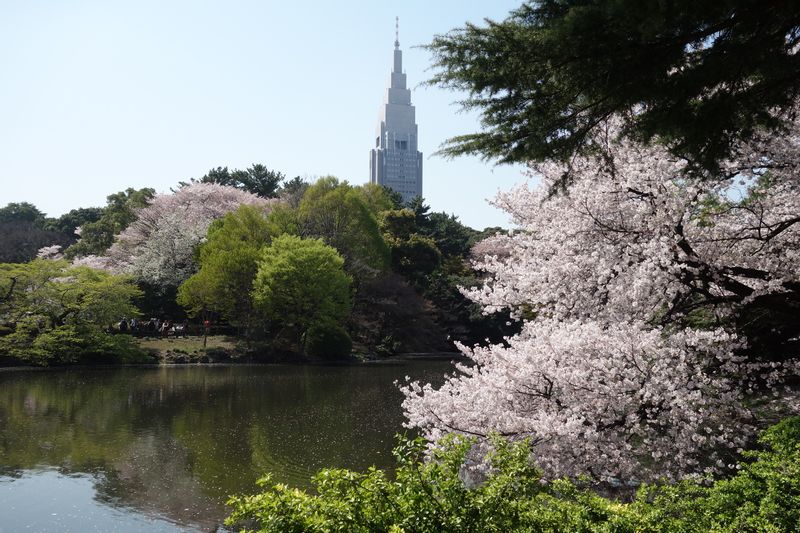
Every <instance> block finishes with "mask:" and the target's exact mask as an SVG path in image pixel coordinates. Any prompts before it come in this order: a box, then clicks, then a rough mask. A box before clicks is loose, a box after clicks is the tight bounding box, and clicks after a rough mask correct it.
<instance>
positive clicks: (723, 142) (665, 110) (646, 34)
mask: <svg viewBox="0 0 800 533" xmlns="http://www.w3.org/2000/svg"><path fill="white" fill-rule="evenodd" d="M798 44H800V9H799V8H798V5H797V4H795V3H792V2H788V3H787V2H782V1H764V0H737V1H733V0H731V1H704V2H697V1H695V0H676V1H671V2H660V1H642V0H622V1H615V2H608V1H597V0H567V1H563V0H537V1H530V2H526V3H525V4H524V5H522V6H521V7H520V8H519V9H517V10H516V11H514V12H512V13H511V15H510V16H509V17H508V18H507V19H506V20H504V21H502V22H493V21H487V23H486V24H485V25H484V26H477V25H473V24H467V25H466V26H465V27H464V28H461V29H457V30H453V31H451V32H450V33H448V34H446V35H440V36H437V37H436V38H435V39H434V41H433V43H432V44H431V45H429V46H428V49H429V50H430V51H431V52H432V53H433V55H434V67H435V68H436V69H437V73H436V74H435V75H434V77H433V79H432V80H431V83H434V84H439V85H442V86H444V87H450V88H455V89H459V90H464V91H467V92H468V96H467V98H466V99H465V100H464V101H463V102H462V105H464V106H465V107H466V108H470V109H476V110H478V111H480V112H481V119H482V125H483V127H484V131H482V132H479V133H473V134H467V135H462V136H459V137H455V138H453V139H450V141H449V142H448V144H447V145H446V146H445V148H444V149H443V152H444V153H446V154H449V155H457V154H462V153H470V154H479V155H482V156H484V157H487V158H497V159H499V160H501V161H505V162H509V161H513V162H526V161H528V160H537V161H542V160H562V161H567V160H568V159H569V157H570V156H571V155H573V154H575V153H576V152H581V151H583V150H584V149H586V148H595V149H596V148H602V146H600V145H597V144H594V142H593V139H594V136H595V134H596V132H597V130H598V128H601V127H602V126H601V125H602V123H603V122H604V121H605V120H606V119H607V118H608V117H610V116H612V115H616V116H618V117H621V120H622V125H623V128H622V130H623V132H624V133H625V134H627V135H629V136H630V137H631V138H634V139H637V140H640V141H649V140H652V139H654V138H655V139H659V140H661V141H663V142H664V143H665V144H666V145H667V146H668V147H669V149H670V151H671V153H672V154H673V155H680V156H682V157H685V158H686V159H687V160H688V161H690V162H691V163H692V165H694V166H696V167H699V168H705V169H717V168H718V165H719V163H720V162H721V161H722V160H724V159H725V158H726V157H728V156H729V154H731V153H732V150H734V149H735V147H736V144H737V141H738V140H740V139H749V138H751V137H752V136H753V134H754V133H756V132H757V131H758V130H759V129H761V128H768V129H769V130H770V131H772V132H776V131H781V129H782V125H784V123H785V122H784V121H785V120H786V119H790V118H791V115H792V114H793V112H794V101H795V98H796V96H797V95H798V90H800V55H798V53H797V52H798Z"/></svg>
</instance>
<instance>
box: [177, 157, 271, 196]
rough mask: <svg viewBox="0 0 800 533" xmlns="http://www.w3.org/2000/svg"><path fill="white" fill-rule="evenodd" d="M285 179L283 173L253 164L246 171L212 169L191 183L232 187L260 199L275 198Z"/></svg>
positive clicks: (222, 168) (224, 168) (223, 168)
mask: <svg viewBox="0 0 800 533" xmlns="http://www.w3.org/2000/svg"><path fill="white" fill-rule="evenodd" d="M285 179H286V176H284V175H283V173H281V172H278V171H277V170H270V169H268V168H267V167H266V166H264V165H262V164H261V163H254V164H252V165H250V167H249V168H247V169H246V170H239V169H236V170H233V171H229V170H228V167H217V168H212V169H211V170H209V171H208V173H207V174H206V175H204V176H203V177H202V178H200V179H199V180H194V179H193V180H192V183H214V184H216V185H223V186H225V187H233V188H235V189H239V190H242V191H245V192H249V193H251V194H255V195H256V196H260V197H262V198H277V197H278V196H279V193H280V192H281V189H282V187H281V183H282V182H283V181H284V180H285ZM182 184H183V183H182ZM183 185H186V184H183Z"/></svg>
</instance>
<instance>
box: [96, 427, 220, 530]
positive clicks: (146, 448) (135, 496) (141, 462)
mask: <svg viewBox="0 0 800 533" xmlns="http://www.w3.org/2000/svg"><path fill="white" fill-rule="evenodd" d="M163 436H164V434H163V433H160V434H152V435H147V436H140V437H138V438H137V439H136V440H135V441H134V442H132V443H131V445H130V446H129V447H128V448H127V450H126V457H125V458H124V460H123V461H122V462H119V463H116V464H113V465H109V466H110V468H109V469H108V471H107V474H106V475H105V476H104V477H103V478H102V479H101V481H100V482H99V483H98V484H97V485H96V490H97V494H96V499H97V500H98V501H100V502H103V503H106V504H108V505H112V506H115V507H131V508H134V509H137V510H138V511H140V512H142V513H144V514H146V515H148V516H161V517H165V518H167V519H168V520H170V521H173V522H177V523H179V524H193V525H197V526H200V527H202V528H204V529H213V528H214V527H215V526H216V525H217V524H218V523H219V521H220V517H222V516H224V515H225V508H224V505H223V502H221V501H218V500H217V499H215V498H212V497H210V496H209V495H207V494H205V492H204V490H203V487H202V485H201V483H200V482H199V480H198V479H196V478H194V477H193V476H191V473H190V472H189V471H188V469H187V468H186V466H187V463H188V452H187V450H186V449H185V448H184V447H183V446H181V445H179V444H178V443H177V442H176V441H175V440H174V439H172V438H163Z"/></svg>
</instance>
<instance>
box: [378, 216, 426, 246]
mask: <svg viewBox="0 0 800 533" xmlns="http://www.w3.org/2000/svg"><path fill="white" fill-rule="evenodd" d="M381 229H382V230H383V231H384V232H386V233H388V234H389V235H390V236H391V237H393V238H394V239H401V240H405V239H408V238H409V237H411V235H412V234H413V233H417V231H418V228H417V218H416V216H415V215H414V211H412V210H411V209H408V208H405V209H393V210H391V211H385V212H384V213H382V215H381Z"/></svg>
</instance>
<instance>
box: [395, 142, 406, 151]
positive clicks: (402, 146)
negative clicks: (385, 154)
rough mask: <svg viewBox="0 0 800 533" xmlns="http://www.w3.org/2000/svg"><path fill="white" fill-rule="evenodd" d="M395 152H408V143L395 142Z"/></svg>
mask: <svg viewBox="0 0 800 533" xmlns="http://www.w3.org/2000/svg"><path fill="white" fill-rule="evenodd" d="M394 149H395V150H408V141H397V140H396V141H394Z"/></svg>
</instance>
